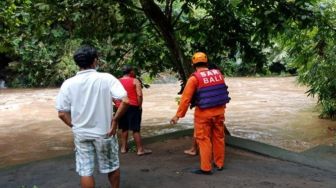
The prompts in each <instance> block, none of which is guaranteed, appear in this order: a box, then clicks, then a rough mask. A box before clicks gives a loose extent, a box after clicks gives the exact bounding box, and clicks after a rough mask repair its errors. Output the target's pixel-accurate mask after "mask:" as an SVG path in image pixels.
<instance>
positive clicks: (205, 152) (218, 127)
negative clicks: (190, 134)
mask: <svg viewBox="0 0 336 188" xmlns="http://www.w3.org/2000/svg"><path fill="white" fill-rule="evenodd" d="M224 120H225V117H224V114H222V115H218V116H212V117H208V118H204V117H197V116H195V120H194V126H195V129H194V137H195V139H196V142H197V144H198V147H199V154H200V163H201V165H200V166H201V170H204V171H210V170H211V169H212V161H213V162H214V164H215V165H216V166H218V167H223V166H224V158H225V134H224Z"/></svg>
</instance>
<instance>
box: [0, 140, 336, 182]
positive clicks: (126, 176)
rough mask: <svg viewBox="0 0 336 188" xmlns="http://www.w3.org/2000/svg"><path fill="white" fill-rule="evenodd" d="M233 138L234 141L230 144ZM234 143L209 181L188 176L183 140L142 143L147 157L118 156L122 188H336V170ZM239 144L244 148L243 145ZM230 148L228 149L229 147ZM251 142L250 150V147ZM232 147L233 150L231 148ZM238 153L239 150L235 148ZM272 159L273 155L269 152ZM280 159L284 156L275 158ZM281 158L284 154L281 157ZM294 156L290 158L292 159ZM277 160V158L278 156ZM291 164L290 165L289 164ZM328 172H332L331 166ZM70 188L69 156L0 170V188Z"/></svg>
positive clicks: (100, 178)
mask: <svg viewBox="0 0 336 188" xmlns="http://www.w3.org/2000/svg"><path fill="white" fill-rule="evenodd" d="M232 139H236V140H232ZM237 140H239V139H238V138H231V140H229V141H228V142H229V144H230V145H231V146H229V147H227V151H226V165H225V169H224V170H223V171H221V172H215V173H214V174H213V175H211V176H204V175H195V174H192V173H190V171H191V170H192V169H194V168H197V167H198V156H197V157H189V156H186V155H184V154H183V150H184V149H185V148H188V147H189V146H190V144H191V138H190V137H189V136H183V135H182V134H181V135H177V136H176V135H175V136H171V135H167V136H161V137H160V138H150V139H147V140H145V142H146V146H147V148H150V149H152V150H153V154H152V155H146V156H141V157H139V156H136V154H135V153H133V152H130V153H127V154H122V155H120V158H121V187H122V188H157V187H159V188H180V187H181V188H189V187H190V188H208V187H209V188H219V187H225V188H228V187H234V188H236V187H255V188H263V187H265V188H266V187H267V188H269V187H286V188H287V187H304V188H309V187H312V188H314V187H319V188H320V187H321V188H335V187H336V171H335V170H334V169H328V167H326V166H322V167H319V166H318V165H315V166H314V165H310V164H308V165H309V166H308V165H305V164H304V163H305V162H304V161H305V160H306V159H307V158H305V157H303V158H302V161H303V162H302V163H303V164H302V163H301V164H300V163H294V162H290V161H288V160H291V159H286V160H279V159H275V158H272V157H267V156H264V155H260V154H257V153H255V152H258V151H255V152H251V151H246V150H243V149H239V148H237V147H239V146H238V145H239V144H237V143H238V142H239V141H237ZM241 142H242V143H243V142H245V143H244V144H248V142H246V140H242V141H241ZM231 143H233V144H231ZM253 144H255V143H251V146H252V147H256V148H257V146H256V145H253ZM233 146H234V147H233ZM241 148H243V147H241ZM270 153H271V154H270V155H274V151H273V152H270ZM281 156H284V155H281ZM285 156H286V155H285ZM296 157H297V156H295V157H294V158H296ZM280 158H281V157H280ZM295 160H299V161H300V160H301V159H300V157H298V158H296V159H295ZM295 160H294V161H295ZM331 168H334V167H333V166H331ZM95 177H96V185H97V187H108V181H107V178H106V177H105V175H101V174H95ZM34 186H36V187H38V188H44V187H47V188H53V187H57V188H61V187H64V188H73V187H79V176H78V175H77V174H76V172H75V164H74V157H73V155H70V156H64V157H59V158H54V159H49V160H44V161H38V162H34V163H30V164H25V165H20V166H15V167H11V168H7V169H1V170H0V187H1V188H7V187H8V188H16V187H20V188H22V187H25V188H32V187H34Z"/></svg>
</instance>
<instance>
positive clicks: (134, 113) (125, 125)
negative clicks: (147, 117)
mask: <svg viewBox="0 0 336 188" xmlns="http://www.w3.org/2000/svg"><path fill="white" fill-rule="evenodd" d="M141 116H142V109H140V107H139V106H132V105H130V106H128V108H127V111H126V112H125V114H124V115H123V116H122V117H121V118H120V120H119V129H121V130H123V131H126V130H132V131H134V132H139V131H140V125H141Z"/></svg>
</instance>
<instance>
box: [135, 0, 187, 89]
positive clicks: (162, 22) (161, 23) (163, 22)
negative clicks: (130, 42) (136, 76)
mask: <svg viewBox="0 0 336 188" xmlns="http://www.w3.org/2000/svg"><path fill="white" fill-rule="evenodd" d="M140 3H141V6H142V9H143V11H144V13H145V15H146V16H147V18H149V19H150V20H151V21H152V23H153V24H154V26H155V27H156V28H157V29H158V30H159V32H160V34H161V35H162V37H163V38H164V40H165V42H166V45H167V47H168V49H169V51H170V54H171V59H172V62H173V64H174V66H176V69H177V72H178V74H179V76H180V79H181V81H182V87H183V86H184V84H185V83H186V81H187V79H188V77H189V76H190V74H191V73H192V67H191V64H190V63H188V61H187V60H186V58H185V56H184V54H183V52H182V50H181V47H180V45H179V43H178V41H177V40H176V37H175V36H174V29H173V26H172V24H171V23H170V22H169V20H168V18H167V17H166V16H165V15H164V13H163V12H162V10H161V9H160V7H159V6H158V5H157V4H155V2H154V1H153V0H140Z"/></svg>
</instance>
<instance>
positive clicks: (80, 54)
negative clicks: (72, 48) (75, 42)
mask: <svg viewBox="0 0 336 188" xmlns="http://www.w3.org/2000/svg"><path fill="white" fill-rule="evenodd" d="M73 58H74V60H75V62H76V64H77V65H78V66H79V67H80V68H84V69H87V68H90V66H91V65H92V64H93V62H94V60H95V58H98V52H97V50H96V49H95V48H94V47H92V46H89V45H84V46H81V47H80V48H79V49H78V50H76V52H75V54H74V55H73Z"/></svg>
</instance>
